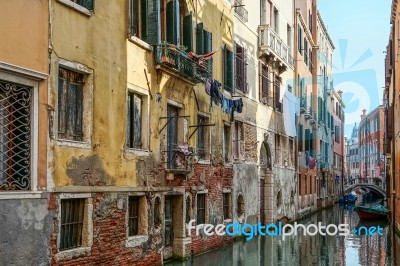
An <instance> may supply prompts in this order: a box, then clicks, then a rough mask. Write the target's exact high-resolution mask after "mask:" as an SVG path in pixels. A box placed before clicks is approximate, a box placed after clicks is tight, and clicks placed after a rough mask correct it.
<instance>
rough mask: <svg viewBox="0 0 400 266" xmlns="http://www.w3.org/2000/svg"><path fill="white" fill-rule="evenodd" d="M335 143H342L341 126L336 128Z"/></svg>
mask: <svg viewBox="0 0 400 266" xmlns="http://www.w3.org/2000/svg"><path fill="white" fill-rule="evenodd" d="M335 141H336V142H338V143H340V134H339V126H335Z"/></svg>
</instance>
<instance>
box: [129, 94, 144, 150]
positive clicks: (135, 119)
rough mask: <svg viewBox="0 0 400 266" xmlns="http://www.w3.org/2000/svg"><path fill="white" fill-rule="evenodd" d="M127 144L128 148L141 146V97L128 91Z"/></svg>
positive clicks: (139, 147)
mask: <svg viewBox="0 0 400 266" xmlns="http://www.w3.org/2000/svg"><path fill="white" fill-rule="evenodd" d="M127 105H128V106H127V108H128V121H127V130H128V132H127V135H128V136H127V137H128V139H127V145H128V147H129V148H135V149H141V148H142V97H141V96H140V95H138V94H136V93H133V92H129V93H128V103H127Z"/></svg>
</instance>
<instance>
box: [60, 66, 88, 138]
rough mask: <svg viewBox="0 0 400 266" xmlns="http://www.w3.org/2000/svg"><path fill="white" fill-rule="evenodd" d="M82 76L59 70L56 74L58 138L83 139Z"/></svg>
mask: <svg viewBox="0 0 400 266" xmlns="http://www.w3.org/2000/svg"><path fill="white" fill-rule="evenodd" d="M83 84H84V74H81V73H77V72H74V71H71V70H68V69H64V68H61V67H60V69H59V73H58V137H59V138H60V139H67V140H75V141H82V139H83Z"/></svg>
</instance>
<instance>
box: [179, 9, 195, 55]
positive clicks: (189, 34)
mask: <svg viewBox="0 0 400 266" xmlns="http://www.w3.org/2000/svg"><path fill="white" fill-rule="evenodd" d="M182 43H183V45H184V46H186V48H187V51H193V16H192V15H191V14H190V15H188V16H186V17H184V18H183V41H182Z"/></svg>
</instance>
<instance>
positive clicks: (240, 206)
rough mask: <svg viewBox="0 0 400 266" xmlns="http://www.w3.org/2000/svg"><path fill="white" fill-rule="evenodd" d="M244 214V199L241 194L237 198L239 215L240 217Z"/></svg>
mask: <svg viewBox="0 0 400 266" xmlns="http://www.w3.org/2000/svg"><path fill="white" fill-rule="evenodd" d="M243 214H244V199H243V196H242V195H239V197H238V200H237V215H238V217H240V216H242V215H243Z"/></svg>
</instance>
